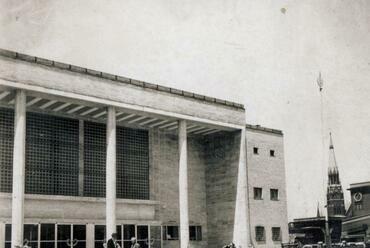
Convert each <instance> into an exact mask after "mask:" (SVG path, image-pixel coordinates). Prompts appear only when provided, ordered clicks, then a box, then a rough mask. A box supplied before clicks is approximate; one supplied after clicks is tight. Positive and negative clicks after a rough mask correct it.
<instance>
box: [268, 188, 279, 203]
mask: <svg viewBox="0 0 370 248" xmlns="http://www.w3.org/2000/svg"><path fill="white" fill-rule="evenodd" d="M270 200H271V201H277V200H279V190H278V189H270Z"/></svg>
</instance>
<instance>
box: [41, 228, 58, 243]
mask: <svg viewBox="0 0 370 248" xmlns="http://www.w3.org/2000/svg"><path fill="white" fill-rule="evenodd" d="M40 243H41V248H53V247H54V245H55V224H41V240H40Z"/></svg>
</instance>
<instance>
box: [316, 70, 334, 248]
mask: <svg viewBox="0 0 370 248" xmlns="http://www.w3.org/2000/svg"><path fill="white" fill-rule="evenodd" d="M317 85H318V86H319V90H320V112H321V145H322V156H321V157H322V159H321V162H322V166H323V168H325V159H324V152H325V133H324V101H323V98H324V96H323V91H322V90H323V86H324V81H323V80H322V77H321V72H320V73H319V77H318V79H317ZM324 177H325V173H323V188H324V192H325V180H324ZM324 199H326V203H327V202H328V199H327V194H326V197H324ZM324 206H326V215H325V244H326V247H327V248H331V235H330V228H329V208H328V204H325V205H324Z"/></svg>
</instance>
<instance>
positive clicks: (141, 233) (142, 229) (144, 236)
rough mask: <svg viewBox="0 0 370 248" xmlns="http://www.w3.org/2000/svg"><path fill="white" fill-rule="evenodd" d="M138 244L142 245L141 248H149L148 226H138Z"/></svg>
mask: <svg viewBox="0 0 370 248" xmlns="http://www.w3.org/2000/svg"><path fill="white" fill-rule="evenodd" d="M137 242H138V243H139V244H140V248H148V247H149V245H150V244H149V228H148V226H147V225H138V226H137Z"/></svg>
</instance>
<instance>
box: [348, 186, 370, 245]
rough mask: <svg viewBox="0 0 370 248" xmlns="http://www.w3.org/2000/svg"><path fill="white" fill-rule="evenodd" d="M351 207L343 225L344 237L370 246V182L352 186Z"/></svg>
mask: <svg viewBox="0 0 370 248" xmlns="http://www.w3.org/2000/svg"><path fill="white" fill-rule="evenodd" d="M348 190H349V191H350V192H351V205H350V207H349V209H348V211H347V214H346V218H345V219H343V223H342V237H343V239H345V240H347V241H352V242H367V243H369V244H370V228H369V227H370V182H361V183H353V184H350V187H349V189H348Z"/></svg>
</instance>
